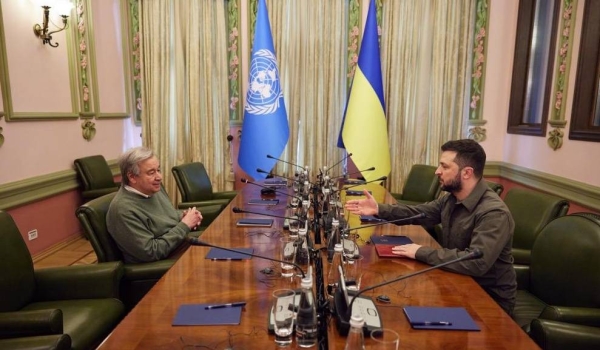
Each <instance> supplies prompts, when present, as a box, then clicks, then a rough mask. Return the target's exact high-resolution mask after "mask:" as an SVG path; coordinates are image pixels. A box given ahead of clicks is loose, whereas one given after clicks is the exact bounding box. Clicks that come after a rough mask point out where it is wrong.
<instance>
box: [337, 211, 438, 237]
mask: <svg viewBox="0 0 600 350" xmlns="http://www.w3.org/2000/svg"><path fill="white" fill-rule="evenodd" d="M424 217H426V216H425V214H424V213H419V214H416V215H413V216H409V217H407V218H401V219H395V220H385V221H380V222H376V223H374V224H369V225H361V226H358V227H347V228H345V229H343V230H341V232H342V233H343V234H347V233H348V232H350V231H352V230H360V229H363V228H368V227H373V226H380V225H385V224H395V223H399V222H404V221H411V220H416V219H422V218H424Z"/></svg>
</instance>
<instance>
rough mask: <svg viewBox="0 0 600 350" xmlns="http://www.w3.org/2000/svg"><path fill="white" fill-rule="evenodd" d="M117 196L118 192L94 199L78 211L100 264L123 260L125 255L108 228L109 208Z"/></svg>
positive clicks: (80, 220) (78, 216)
mask: <svg viewBox="0 0 600 350" xmlns="http://www.w3.org/2000/svg"><path fill="white" fill-rule="evenodd" d="M116 194H117V193H116V192H114V193H109V194H106V195H104V196H102V197H98V198H96V199H93V200H91V201H89V202H87V203H85V204H84V205H82V206H80V207H79V208H77V211H76V214H77V218H78V219H79V222H80V223H81V225H82V226H83V230H84V232H85V234H86V236H87V238H88V239H89V241H90V243H91V245H92V248H94V252H95V253H96V256H97V257H98V262H107V261H122V260H123V253H121V250H120V249H119V247H118V246H117V243H116V242H115V241H114V239H113V238H112V236H111V235H110V233H109V232H108V229H107V227H106V214H107V213H108V207H109V206H110V202H111V201H112V199H113V198H114V197H115V195H116Z"/></svg>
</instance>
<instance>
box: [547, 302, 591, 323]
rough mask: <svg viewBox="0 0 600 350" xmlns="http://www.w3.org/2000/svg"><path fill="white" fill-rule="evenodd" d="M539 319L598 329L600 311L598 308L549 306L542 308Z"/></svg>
mask: <svg viewBox="0 0 600 350" xmlns="http://www.w3.org/2000/svg"><path fill="white" fill-rule="evenodd" d="M539 318H542V319H545V320H551V321H560V322H568V323H575V324H579V325H584V326H593V327H600V309H598V308H589V307H567V306H553V305H549V306H546V307H545V308H544V310H543V311H542V313H541V315H540V317H539Z"/></svg>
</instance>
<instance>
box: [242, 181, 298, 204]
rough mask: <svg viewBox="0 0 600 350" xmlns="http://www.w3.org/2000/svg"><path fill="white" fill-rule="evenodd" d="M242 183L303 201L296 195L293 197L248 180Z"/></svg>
mask: <svg viewBox="0 0 600 350" xmlns="http://www.w3.org/2000/svg"><path fill="white" fill-rule="evenodd" d="M240 181H241V182H243V183H245V184H250V185H254V186H258V187H262V188H266V189H269V190H271V191H273V192H275V193H279V194H282V195H284V196H288V197H292V198H298V199H299V200H300V201H302V197H299V196H294V195H291V194H289V193H287V192H281V191H277V190H276V189H274V188H272V187H269V186H265V185H261V184H258V183H256V182H252V181H248V179H240Z"/></svg>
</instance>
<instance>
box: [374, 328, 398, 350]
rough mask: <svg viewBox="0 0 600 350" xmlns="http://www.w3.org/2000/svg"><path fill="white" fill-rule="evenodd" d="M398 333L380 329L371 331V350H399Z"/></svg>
mask: <svg viewBox="0 0 600 350" xmlns="http://www.w3.org/2000/svg"><path fill="white" fill-rule="evenodd" d="M398 343H399V337H398V333H396V332H395V331H394V330H391V329H389V328H379V329H374V330H372V331H371V346H370V347H369V349H371V350H398Z"/></svg>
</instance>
